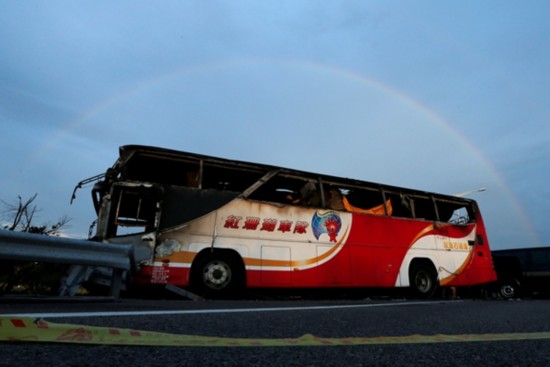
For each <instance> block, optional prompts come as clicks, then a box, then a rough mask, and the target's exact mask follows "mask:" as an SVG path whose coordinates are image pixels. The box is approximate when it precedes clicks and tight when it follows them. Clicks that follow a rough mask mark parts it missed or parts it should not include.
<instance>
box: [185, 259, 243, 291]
mask: <svg viewBox="0 0 550 367" xmlns="http://www.w3.org/2000/svg"><path fill="white" fill-rule="evenodd" d="M243 277H244V268H243V266H242V265H241V264H239V261H237V259H236V256H231V255H228V254H223V253H222V254H220V253H216V252H214V253H212V254H210V255H208V256H205V257H203V258H202V259H201V260H200V261H199V262H198V264H197V266H196V268H195V276H194V285H195V288H198V289H197V290H198V291H199V292H200V293H202V294H204V295H205V296H206V297H207V298H227V297H230V296H237V295H238V294H239V293H240V291H241V290H242V287H243V285H244V284H243V283H244V282H243Z"/></svg>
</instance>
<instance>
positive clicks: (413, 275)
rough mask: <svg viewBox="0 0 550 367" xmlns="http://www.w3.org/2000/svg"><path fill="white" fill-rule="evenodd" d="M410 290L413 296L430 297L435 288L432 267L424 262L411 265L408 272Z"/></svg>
mask: <svg viewBox="0 0 550 367" xmlns="http://www.w3.org/2000/svg"><path fill="white" fill-rule="evenodd" d="M409 277H410V278H409V279H410V282H411V286H410V287H411V292H412V294H413V296H414V297H418V298H423V299H427V298H430V297H431V296H432V295H433V294H434V293H435V290H436V289H437V274H436V272H435V269H434V267H433V266H432V265H431V264H428V263H426V262H419V263H416V264H413V266H411V269H410V272H409Z"/></svg>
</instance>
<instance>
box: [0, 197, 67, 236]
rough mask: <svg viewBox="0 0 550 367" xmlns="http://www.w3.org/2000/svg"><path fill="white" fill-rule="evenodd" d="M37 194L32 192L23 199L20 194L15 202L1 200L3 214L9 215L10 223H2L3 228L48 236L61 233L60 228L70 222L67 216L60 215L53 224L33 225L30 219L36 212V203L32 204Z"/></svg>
mask: <svg viewBox="0 0 550 367" xmlns="http://www.w3.org/2000/svg"><path fill="white" fill-rule="evenodd" d="M37 195H38V194H34V195H33V196H31V197H30V198H29V199H27V200H25V201H24V200H23V198H21V196H18V197H17V202H16V203H15V204H10V203H7V202H5V201H3V200H2V204H3V205H4V207H5V208H6V209H5V210H4V214H7V215H8V217H11V218H10V220H9V222H11V224H6V225H4V229H7V230H10V231H19V232H29V233H38V234H45V235H48V236H58V235H59V234H60V233H61V230H62V229H63V228H64V227H65V226H66V225H67V224H68V223H69V222H70V218H69V217H67V216H63V217H61V218H60V219H59V220H58V221H57V223H55V224H53V225H41V226H35V225H33V223H32V220H33V218H34V215H35V214H36V213H37V212H38V210H37V207H36V205H34V204H33V203H34V200H35V199H36V197H37Z"/></svg>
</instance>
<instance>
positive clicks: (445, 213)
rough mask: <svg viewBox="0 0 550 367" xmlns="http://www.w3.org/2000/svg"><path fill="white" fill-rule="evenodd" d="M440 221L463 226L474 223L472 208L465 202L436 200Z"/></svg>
mask: <svg viewBox="0 0 550 367" xmlns="http://www.w3.org/2000/svg"><path fill="white" fill-rule="evenodd" d="M436 203H437V210H438V212H439V217H440V221H442V222H448V223H452V224H458V225H463V224H467V223H471V222H472V221H474V216H473V210H472V206H471V204H469V203H465V202H453V201H450V200H436Z"/></svg>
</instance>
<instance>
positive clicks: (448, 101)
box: [0, 0, 550, 249]
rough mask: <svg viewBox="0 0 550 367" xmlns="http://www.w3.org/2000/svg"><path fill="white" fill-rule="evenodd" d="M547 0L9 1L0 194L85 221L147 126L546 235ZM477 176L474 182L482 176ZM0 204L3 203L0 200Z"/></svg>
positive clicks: (507, 233) (168, 136)
mask: <svg viewBox="0 0 550 367" xmlns="http://www.w3.org/2000/svg"><path fill="white" fill-rule="evenodd" d="M548 14H550V2H548V1H545V0H541V1H536V0H533V1H523V2H518V1H506V0H504V1H492V0H488V1H474V0H465V1H445V2H442V1H435V0H434V1H427V0H418V1H404V0H403V1H401V0H390V1H365V0H359V1H349V0H338V1H336V0H335V1H332V0H327V1H302V0H288V1H287V0H277V1H256V0H250V1H240V0H235V1H215V0H213V1H186V0H178V1H170V0H166V1H161V2H159V1H139V0H137V1H136V0H134V1H116V2H113V1H106V0H105V1H102V0H98V1H56V0H48V1H35V0H29V1H16V0H6V1H3V2H2V5H1V11H0V50H2V51H1V52H0V153H1V157H2V159H1V161H0V200H2V201H3V202H5V203H15V202H16V201H17V197H18V196H21V197H23V198H29V197H31V196H32V195H34V194H35V193H36V194H38V196H37V198H36V201H35V204H36V205H37V207H38V208H39V212H38V213H37V215H36V217H35V218H34V221H35V223H36V224H39V223H43V224H52V223H55V222H56V221H57V220H58V219H59V218H60V217H62V216H64V215H66V216H69V217H70V218H71V222H70V223H69V225H68V226H67V227H66V229H65V231H66V232H67V233H68V234H69V235H73V236H77V237H78V236H82V237H86V236H87V233H88V227H89V225H90V224H91V223H92V221H93V220H94V218H95V213H94V210H93V206H92V201H91V196H90V190H91V187H90V186H87V187H84V188H83V189H81V190H79V191H78V192H77V198H76V200H75V201H74V202H73V203H72V204H70V198H71V194H72V190H73V188H74V187H75V185H76V184H77V183H78V182H79V181H80V180H83V179H86V178H88V177H91V176H94V175H96V174H99V173H103V172H104V171H105V170H106V169H107V168H108V167H110V166H111V165H112V164H113V163H114V162H115V160H116V158H117V155H118V147H119V146H121V145H125V144H143V145H152V146H159V147H164V148H171V149H177V150H182V151H188V152H194V153H200V154H207V155H213V156H220V157H224V158H229V159H238V160H245V161H253V162H257V163H265V164H271V165H277V166H283V167H288V168H294V169H300V170H306V171H311V172H318V173H324V174H330V175H336V176H343V177H350V178H355V179H360V180H365V181H371V182H379V183H384V184H390V185H396V186H403V187H408V188H414V189H420V190H425V191H434V192H438V193H443V194H457V193H463V192H468V191H472V192H471V193H469V194H468V197H470V198H472V199H475V200H476V201H478V203H479V205H480V208H481V211H482V213H483V216H484V221H485V224H486V227H487V231H488V234H489V241H490V244H491V247H492V248H493V249H503V248H516V247H533V246H543V245H550V240H549V238H550V225H548V224H549V221H548V219H547V218H548V213H549V212H550V188H549V187H550V185H548V180H549V178H550V103H548V100H547V98H548V97H549V96H550V73H549V72H548V71H549V63H548V60H550V23H548V21H547V15H548ZM480 188H486V191H483V192H479V191H477V190H478V189H480ZM2 215H3V219H4V220H6V216H8V217H9V215H8V214H7V213H5V211H3V213H2Z"/></svg>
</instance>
